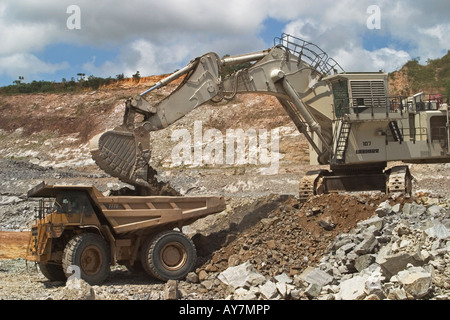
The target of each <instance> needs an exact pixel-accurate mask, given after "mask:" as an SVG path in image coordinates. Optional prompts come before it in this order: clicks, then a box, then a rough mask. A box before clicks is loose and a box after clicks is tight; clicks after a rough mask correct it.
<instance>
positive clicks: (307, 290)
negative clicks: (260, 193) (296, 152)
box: [197, 196, 450, 300]
mask: <svg viewBox="0 0 450 320" xmlns="http://www.w3.org/2000/svg"><path fill="white" fill-rule="evenodd" d="M340 199H341V200H344V205H345V202H346V201H347V205H348V204H349V203H350V202H349V201H350V200H349V199H348V198H346V197H345V198H340ZM317 200H319V199H317ZM320 200H321V202H322V209H318V208H317V203H315V202H314V200H312V201H311V202H310V203H309V204H306V205H305V207H304V208H302V210H299V211H295V212H296V213H297V216H299V215H300V216H301V215H302V213H303V212H309V214H314V212H316V213H315V214H318V216H316V217H315V219H314V223H315V224H316V225H319V226H322V227H323V228H325V227H324V225H323V224H321V223H320V221H323V219H322V218H323V217H320V215H323V214H324V212H325V211H326V210H324V209H326V207H327V206H326V203H327V202H326V201H324V200H326V199H324V196H322V197H321V199H320ZM379 200H382V199H379ZM359 201H360V203H362V202H364V205H368V206H369V207H373V210H372V212H375V214H374V215H372V216H371V217H370V218H368V219H365V220H361V221H359V222H358V223H357V224H356V227H354V228H352V229H349V230H348V231H346V232H340V233H339V234H338V235H337V236H336V237H335V238H333V239H332V240H331V241H329V246H328V247H327V248H326V250H325V248H322V249H319V248H317V247H313V246H309V247H308V246H307V247H304V244H308V241H312V240H313V237H312V235H311V234H308V232H307V231H305V230H303V238H302V237H300V233H298V231H296V227H298V225H296V224H295V218H294V217H295V216H296V215H295V214H294V215H292V214H291V215H290V218H286V215H285V216H284V218H283V219H282V218H280V216H279V215H278V217H277V215H270V216H269V217H268V218H267V219H264V220H265V221H264V220H262V221H261V223H260V225H258V226H256V227H257V229H258V230H259V232H260V233H259V235H258V237H257V239H256V237H255V235H256V233H252V232H249V233H247V234H245V235H241V238H242V239H244V243H246V245H242V246H241V249H240V250H238V252H235V253H230V252H228V254H225V253H226V252H227V250H229V251H230V249H234V250H236V249H237V246H236V244H235V245H234V246H233V245H229V246H227V247H225V248H223V249H220V250H218V251H217V252H216V253H215V254H214V255H213V256H212V259H211V261H210V262H209V263H207V264H206V267H204V268H203V269H199V270H197V272H198V275H199V276H200V280H199V282H200V283H201V284H203V283H204V282H205V281H206V282H205V283H207V285H208V286H209V290H210V291H211V290H212V291H214V290H217V291H219V289H220V290H224V289H225V291H223V292H226V293H227V295H226V296H225V298H228V299H332V300H335V299H343V300H356V299H376V300H378V299H395V300H407V299H450V281H449V279H450V269H449V268H448V267H447V266H448V265H449V263H450V212H449V211H448V210H447V204H445V203H439V199H427V198H423V197H420V198H417V199H416V200H415V201H413V200H412V199H410V200H409V202H406V201H405V199H400V198H399V199H387V200H385V201H382V202H381V203H380V204H379V205H378V206H375V207H374V205H373V203H370V198H365V199H362V198H359ZM358 208H359V209H361V205H360V206H358ZM335 209H336V208H335ZM283 210H285V208H284V209H283ZM321 211H322V213H318V212H321ZM335 212H336V215H335V216H334V217H333V219H334V220H335V222H336V223H335V224H336V225H339V222H338V221H339V212H338V211H337V210H336V211H335ZM284 213H285V212H284ZM310 217H311V216H310ZM275 221H278V223H280V224H281V225H282V226H283V227H284V228H285V229H284V232H281V235H280V237H284V238H285V240H286V241H284V242H283V241H280V242H278V240H280V239H275V240H270V238H271V237H272V238H276V236H275V233H273V231H271V230H270V229H269V228H267V229H264V226H268V225H274V222H275ZM327 228H328V227H327ZM324 230H326V229H324ZM340 230H342V229H340ZM262 231H263V232H262ZM277 232H280V230H277ZM328 232H330V231H328ZM292 234H294V235H295V237H291V235H292ZM322 237H325V238H327V235H326V231H324V232H322ZM292 238H296V241H295V242H294V243H292ZM305 239H306V240H305ZM290 243H292V247H289V246H290ZM323 243H326V241H324V242H323ZM241 244H242V242H241ZM302 244H303V246H302ZM310 244H311V243H310ZM258 245H259V248H258ZM288 247H289V250H288V249H287V248H288ZM293 247H297V248H303V249H307V250H306V251H305V250H300V249H299V250H297V251H296V252H295V250H293ZM308 249H309V250H310V251H312V252H317V253H320V252H321V251H322V250H323V251H324V252H323V254H319V255H318V256H320V260H318V263H317V264H314V261H315V260H316V259H315V256H314V255H308V254H307V252H308ZM231 251H232V250H231ZM249 251H252V254H248V252H249ZM276 253H278V254H276ZM288 253H290V254H288ZM301 255H303V257H302V256H301ZM225 257H228V259H225ZM221 259H222V260H221ZM302 262H304V263H302ZM227 264H228V267H227V268H224V267H223V266H224V265H227ZM294 264H296V266H298V269H296V268H295V266H294ZM306 265H309V267H304V266H306ZM314 265H315V267H312V266H314ZM302 267H304V268H303V269H302ZM220 269H223V270H220ZM300 269H302V271H301V272H297V271H299V270H300ZM217 280H218V281H217ZM214 284H216V285H214Z"/></svg>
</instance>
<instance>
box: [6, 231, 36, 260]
mask: <svg viewBox="0 0 450 320" xmlns="http://www.w3.org/2000/svg"><path fill="white" fill-rule="evenodd" d="M29 237H30V233H29V232H6V231H5V232H0V260H3V259H16V258H25V256H26V251H27V246H28V239H29Z"/></svg>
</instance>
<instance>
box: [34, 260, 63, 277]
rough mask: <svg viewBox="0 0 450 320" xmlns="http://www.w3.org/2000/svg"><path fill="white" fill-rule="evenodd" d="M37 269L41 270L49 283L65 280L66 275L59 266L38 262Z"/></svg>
mask: <svg viewBox="0 0 450 320" xmlns="http://www.w3.org/2000/svg"><path fill="white" fill-rule="evenodd" d="M39 269H40V270H41V273H42V274H43V275H44V276H45V277H46V278H47V279H48V280H50V281H65V280H66V274H65V273H64V271H63V267H62V265H60V264H56V263H43V262H39Z"/></svg>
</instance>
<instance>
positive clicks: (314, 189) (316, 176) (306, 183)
mask: <svg viewBox="0 0 450 320" xmlns="http://www.w3.org/2000/svg"><path fill="white" fill-rule="evenodd" d="M325 172H327V171H326V170H319V171H309V172H307V173H306V175H305V176H304V177H303V178H302V179H301V180H300V185H299V200H300V201H301V202H305V201H306V200H308V199H309V198H310V197H311V196H313V195H315V194H317V193H320V190H321V188H320V180H321V177H322V176H323V175H324V174H325Z"/></svg>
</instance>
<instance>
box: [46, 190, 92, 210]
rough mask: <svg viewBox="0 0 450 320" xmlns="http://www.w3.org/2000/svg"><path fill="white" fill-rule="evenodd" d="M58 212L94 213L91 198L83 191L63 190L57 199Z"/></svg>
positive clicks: (56, 208)
mask: <svg viewBox="0 0 450 320" xmlns="http://www.w3.org/2000/svg"><path fill="white" fill-rule="evenodd" d="M55 210H56V212H57V213H77V214H85V215H90V214H93V213H94V210H93V208H92V205H91V203H90V202H89V199H88V197H87V195H86V193H84V192H83V191H70V192H61V193H60V194H58V195H57V196H56V199H55Z"/></svg>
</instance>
